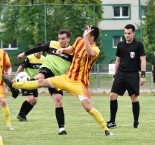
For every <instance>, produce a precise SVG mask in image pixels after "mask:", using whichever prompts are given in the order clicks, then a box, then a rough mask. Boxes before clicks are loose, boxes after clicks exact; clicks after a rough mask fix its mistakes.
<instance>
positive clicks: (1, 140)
mask: <svg viewBox="0 0 155 145" xmlns="http://www.w3.org/2000/svg"><path fill="white" fill-rule="evenodd" d="M0 145H3V138H2V136H1V135H0Z"/></svg>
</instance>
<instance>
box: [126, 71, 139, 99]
mask: <svg viewBox="0 0 155 145" xmlns="http://www.w3.org/2000/svg"><path fill="white" fill-rule="evenodd" d="M128 78H129V79H127V84H128V85H127V90H128V93H129V96H131V95H133V94H136V95H137V96H138V95H139V87H140V86H139V80H140V78H139V73H138V72H134V73H130V74H129V75H128Z"/></svg>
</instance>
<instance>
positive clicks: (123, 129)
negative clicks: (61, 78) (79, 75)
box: [0, 95, 155, 145]
mask: <svg viewBox="0 0 155 145" xmlns="http://www.w3.org/2000/svg"><path fill="white" fill-rule="evenodd" d="M7 99H8V104H9V107H10V112H11V121H12V125H13V126H14V128H15V130H14V131H7V130H6V125H5V121H4V119H3V117H2V113H1V114H0V135H1V136H2V137H3V142H4V145H155V125H154V124H155V117H154V111H155V105H154V104H155V97H154V96H143V97H140V103H141V114H140V128H139V129H134V128H133V127H132V125H133V116H132V112H131V102H130V98H129V97H120V98H119V109H118V113H117V128H116V129H111V130H112V132H113V133H114V136H113V137H106V136H105V135H104V133H103V132H102V130H101V129H100V128H99V127H98V125H97V124H96V123H95V122H94V120H93V119H92V117H91V116H90V115H89V114H88V113H86V112H85V111H84V110H83V108H82V106H81V104H80V102H79V101H78V100H77V99H76V98H75V97H72V96H64V99H63V104H64V109H65V117H66V130H67V132H68V135H67V136H59V135H58V127H57V122H56V119H55V111H54V105H53V100H52V98H51V97H50V96H49V95H47V96H44V95H40V96H39V99H38V104H37V105H36V106H35V107H34V109H33V111H32V112H31V113H30V114H29V115H28V121H27V122H19V121H18V120H17V119H16V116H17V114H18V111H19V108H20V106H21V103H22V102H23V101H24V100H25V97H21V96H20V97H18V98H16V99H13V98H11V97H8V98H7ZM92 100H93V104H94V106H95V107H96V108H97V109H98V110H99V111H100V112H101V113H102V115H104V118H105V119H106V120H108V119H109V98H108V97H107V96H93V97H92Z"/></svg>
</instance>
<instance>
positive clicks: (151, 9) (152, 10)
mask: <svg viewBox="0 0 155 145" xmlns="http://www.w3.org/2000/svg"><path fill="white" fill-rule="evenodd" d="M154 24H155V0H148V1H147V10H146V19H145V21H144V25H143V42H144V46H145V49H146V56H147V61H148V62H151V58H152V55H153V52H154V51H155V25H154Z"/></svg>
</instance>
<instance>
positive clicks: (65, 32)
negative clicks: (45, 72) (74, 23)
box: [58, 29, 71, 38]
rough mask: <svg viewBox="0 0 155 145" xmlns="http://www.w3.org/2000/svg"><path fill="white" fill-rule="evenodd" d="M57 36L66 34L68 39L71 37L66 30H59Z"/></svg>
mask: <svg viewBox="0 0 155 145" xmlns="http://www.w3.org/2000/svg"><path fill="white" fill-rule="evenodd" d="M58 34H66V35H67V37H68V38H70V37H71V32H70V31H69V30H68V29H63V30H60V31H59V32H58Z"/></svg>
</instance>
